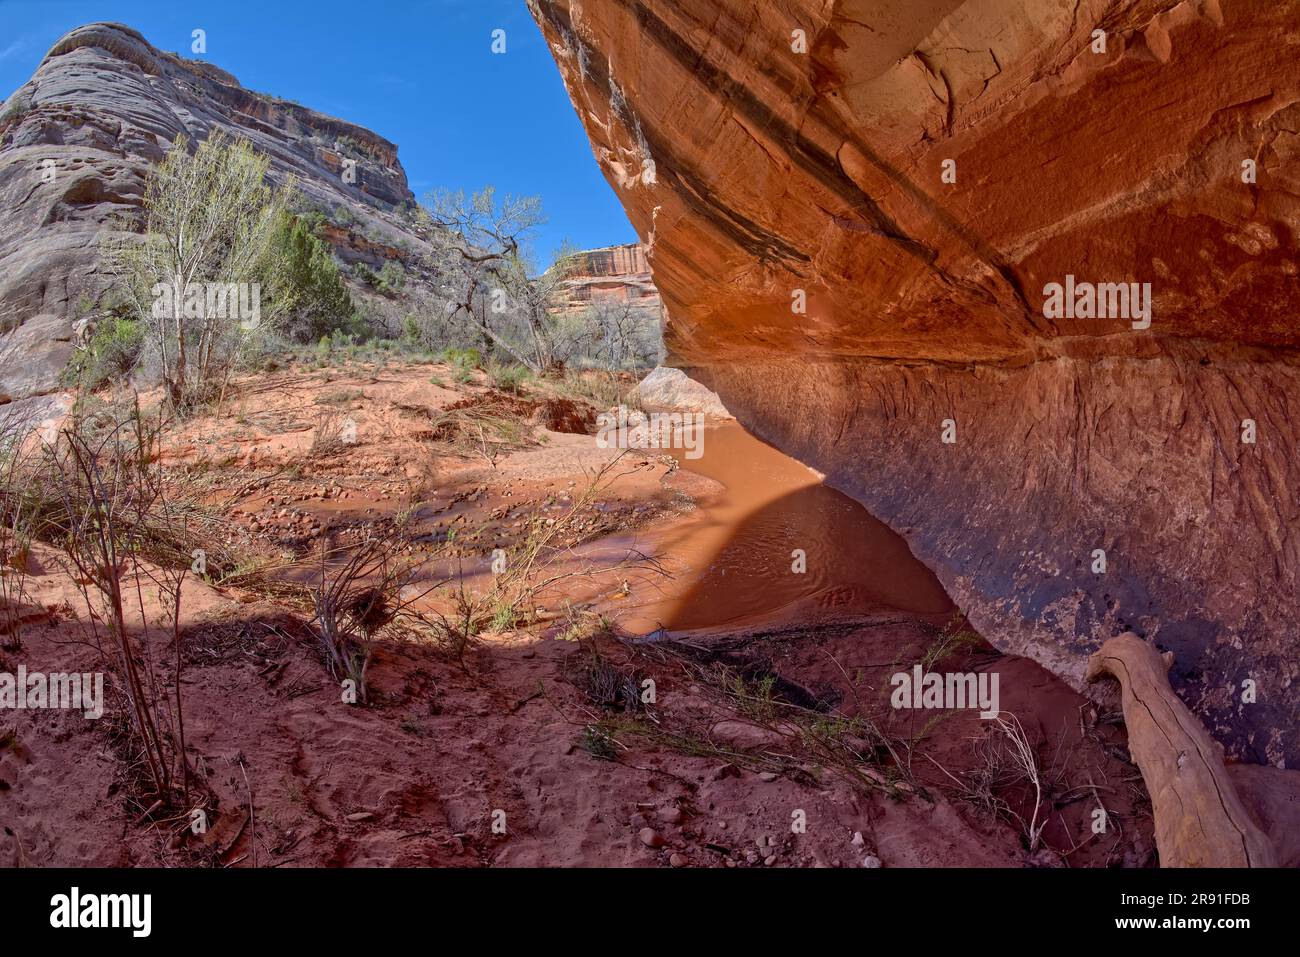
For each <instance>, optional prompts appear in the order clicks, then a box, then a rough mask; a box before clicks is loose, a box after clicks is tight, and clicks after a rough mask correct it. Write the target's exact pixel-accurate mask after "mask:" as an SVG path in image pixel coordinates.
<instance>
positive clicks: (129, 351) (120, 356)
mask: <svg viewBox="0 0 1300 957" xmlns="http://www.w3.org/2000/svg"><path fill="white" fill-rule="evenodd" d="M143 349H144V327H143V326H142V325H141V324H140V323H139V322H136V321H135V320H133V319H118V318H111V319H107V320H105V321H104V323H103V324H102V325H101V326H100V327H99V328H98V329H97V330H96V331H95V334H94V335H93V336H92V337H91V339H90V342H89V343H88V344H87V346H86V348H85V350H84V351H82V352H80V353H78V354H77V356H76V357H75V358H74V359H73V360H72V363H71V364H70V365H69V366H68V377H69V378H70V379H71V380H72V382H74V383H76V384H77V385H79V386H81V387H82V388H85V389H88V390H92V391H93V390H95V389H98V388H100V387H101V386H104V385H106V384H108V383H109V382H111V381H113V380H114V379H122V378H124V377H125V376H127V375H129V374H130V373H131V371H132V370H133V369H134V368H135V365H136V363H137V362H139V361H140V353H141V352H142V351H143Z"/></svg>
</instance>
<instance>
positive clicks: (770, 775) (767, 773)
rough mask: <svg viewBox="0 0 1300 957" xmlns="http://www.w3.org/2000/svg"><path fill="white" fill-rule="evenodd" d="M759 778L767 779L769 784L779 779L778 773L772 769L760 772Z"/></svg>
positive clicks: (761, 779)
mask: <svg viewBox="0 0 1300 957" xmlns="http://www.w3.org/2000/svg"><path fill="white" fill-rule="evenodd" d="M758 779H759V780H760V781H766V782H767V783H768V784H771V783H772V782H773V781H775V780H776V779H777V775H775V774H773V773H772V772H771V771H764V772H762V773H761V774H759V776H758Z"/></svg>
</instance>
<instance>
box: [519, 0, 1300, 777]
mask: <svg viewBox="0 0 1300 957" xmlns="http://www.w3.org/2000/svg"><path fill="white" fill-rule="evenodd" d="M529 2H530V7H531V9H532V12H533V15H534V17H535V19H536V20H537V22H538V24H539V25H540V27H541V29H542V32H543V33H544V35H545V37H546V39H547V41H548V43H549V44H550V46H551V49H552V51H553V54H554V56H555V59H556V61H557V63H558V65H559V67H560V70H561V72H562V74H563V77H564V80H565V82H566V84H567V86H568V89H569V92H570V95H571V97H572V99H573V102H574V105H575V107H576V109H577V111H578V114H579V116H580V117H581V119H582V121H583V123H584V124H585V126H586V128H587V130H588V132H589V134H590V137H591V140H592V145H593V149H594V151H595V154H596V158H597V160H598V161H599V162H600V164H601V166H602V168H603V170H604V172H605V174H606V177H607V178H608V179H609V181H610V183H611V184H612V185H613V186H614V188H615V189H616V190H617V191H618V194H619V196H620V197H621V199H622V201H623V203H624V205H625V207H626V208H627V211H628V214H629V216H630V218H631V220H632V222H633V224H634V225H635V226H636V228H637V230H638V231H639V233H640V235H641V237H642V239H643V240H644V242H645V243H646V244H647V246H648V248H649V260H650V263H651V265H652V268H653V272H654V280H655V283H656V284H657V286H658V288H659V290H660V292H661V294H662V296H663V299H664V303H665V306H666V308H667V311H668V315H669V316H670V317H671V319H670V323H669V326H668V329H667V337H668V343H669V347H670V348H671V349H672V350H673V352H674V353H675V358H676V360H677V362H678V364H681V365H685V366H687V367H691V368H692V370H693V374H694V375H696V376H698V377H701V378H702V379H704V380H705V381H707V382H708V383H709V384H710V385H711V386H713V387H714V388H716V389H717V391H718V393H719V394H720V395H721V397H722V399H723V401H724V402H725V403H726V405H727V407H728V408H729V409H730V410H731V412H732V413H733V414H735V415H736V416H737V417H738V418H740V419H741V421H742V422H744V423H745V424H746V425H747V426H748V427H749V428H751V429H752V430H753V431H755V432H756V433H757V434H758V435H759V436H761V437H762V438H764V439H766V440H768V441H770V442H772V443H773V444H775V445H777V446H778V447H780V448H782V449H784V450H786V451H788V452H790V453H791V454H793V455H795V456H797V457H798V458H800V459H802V460H803V461H805V462H807V463H808V464H810V465H812V466H813V467H815V468H817V469H818V470H820V471H822V472H824V473H826V474H827V475H828V477H829V481H831V482H832V483H833V484H834V485H836V486H837V487H839V488H841V489H843V490H844V491H846V492H848V493H849V494H851V495H853V496H854V497H856V498H857V499H858V500H860V501H861V502H863V503H864V504H865V505H867V506H868V507H869V508H870V509H871V510H872V511H873V512H874V513H875V514H876V515H878V516H879V517H881V518H882V519H884V520H885V521H887V522H889V523H890V524H891V525H893V526H894V527H895V528H896V529H898V530H899V531H900V532H902V533H903V534H904V535H905V536H906V537H907V539H908V541H909V542H910V544H911V546H912V548H913V550H914V552H915V553H916V554H917V556H918V557H919V558H921V559H922V560H923V561H924V562H926V563H927V564H928V565H930V566H931V567H932V568H933V569H934V570H935V571H936V572H937V573H938V575H939V577H940V578H941V580H942V581H943V582H944V584H945V585H946V586H947V588H948V589H949V591H950V593H951V595H952V596H953V598H954V599H955V600H956V601H957V602H959V603H960V604H961V605H962V606H963V607H964V608H966V609H967V610H968V611H969V613H970V615H971V617H972V620H973V621H974V622H975V623H976V624H977V625H978V626H979V627H981V628H982V630H983V631H984V633H985V634H986V635H987V636H988V637H989V638H990V639H991V640H992V641H994V642H995V643H996V644H998V645H999V646H1001V647H1002V648H1004V649H1005V650H1008V651H1013V652H1018V653H1024V654H1028V655H1031V656H1033V657H1035V658H1036V659H1038V660H1039V661H1041V662H1043V663H1044V664H1045V665H1046V666H1048V667H1049V668H1051V669H1052V670H1054V671H1056V672H1058V673H1060V674H1063V675H1066V676H1068V677H1069V678H1071V679H1072V680H1074V681H1075V682H1076V683H1077V682H1081V680H1082V677H1083V674H1084V668H1085V662H1086V660H1087V657H1088V655H1089V653H1090V652H1092V651H1094V650H1096V649H1097V648H1098V647H1099V645H1100V644H1101V643H1102V642H1103V641H1104V640H1105V639H1107V638H1109V637H1111V636H1112V635H1115V634H1118V633H1120V632H1123V631H1128V630H1132V631H1134V632H1137V633H1138V634H1140V635H1142V636H1143V637H1146V638H1148V639H1151V640H1154V641H1155V642H1156V643H1157V644H1158V645H1159V646H1160V647H1161V648H1164V649H1167V650H1169V651H1172V652H1173V653H1174V656H1175V664H1174V669H1173V672H1172V674H1171V679H1172V682H1173V686H1174V688H1175V690H1177V692H1178V693H1179V694H1180V695H1181V696H1182V697H1183V699H1184V700H1185V701H1187V702H1188V704H1189V705H1190V706H1191V707H1192V709H1193V711H1194V712H1195V713H1196V714H1197V715H1198V716H1199V717H1200V718H1201V719H1202V720H1204V721H1205V722H1206V723H1207V725H1208V726H1209V727H1210V728H1211V730H1212V731H1213V732H1214V733H1215V735H1216V736H1217V737H1218V738H1219V740H1220V741H1222V742H1223V744H1224V745H1225V746H1226V748H1227V752H1228V754H1229V755H1230V756H1233V757H1236V758H1239V759H1242V760H1245V761H1251V762H1260V763H1271V764H1282V763H1283V762H1286V763H1287V764H1289V765H1290V766H1295V764H1296V762H1297V761H1300V731H1298V729H1300V682H1298V681H1297V679H1300V629H1297V627H1296V625H1297V618H1298V617H1300V616H1298V615H1297V599H1298V598H1300V500H1298V491H1300V455H1298V454H1297V442H1298V440H1300V424H1298V423H1300V361H1298V358H1297V352H1296V346H1297V345H1298V344H1300V323H1297V321H1296V319H1295V316H1294V309H1295V307H1296V304H1297V302H1298V301H1300V295H1298V291H1300V290H1298V287H1297V274H1300V132H1298V131H1300V58H1297V56H1296V54H1297V52H1300V6H1297V5H1296V4H1293V3H1280V4H1273V3H1259V2H1254V0H1182V2H1178V0H1034V2H1030V3H1024V2H1021V0H907V2H903V0H831V2H822V0H789V2H784V3H781V4H774V3H766V2H757V0H680V2H670V0H635V2H634V0H604V2H600V3H581V2H578V0H529ZM947 161H952V162H947ZM1067 276H1074V277H1075V278H1076V279H1077V280H1079V281H1080V282H1091V283H1139V284H1141V283H1150V284H1151V287H1150V288H1151V300H1152V301H1151V304H1152V321H1151V323H1150V326H1149V328H1135V325H1136V326H1141V325H1143V323H1142V322H1141V321H1140V320H1135V319H1134V317H1133V316H1130V315H1125V314H1122V313H1121V314H1120V315H1115V314H1112V316H1111V318H1108V319H1094V318H1077V319H1076V318H1047V315H1046V314H1045V309H1044V290H1045V288H1046V287H1047V286H1048V284H1050V283H1064V282H1066V281H1067V280H1066V277H1067ZM1140 288H1141V287H1140V286H1139V289H1140ZM805 301H806V309H804V310H802V311H801V310H800V309H799V308H798V307H799V306H801V305H803V304H804V302H805ZM945 438H948V439H955V441H950V442H945V441H944V439H945ZM792 547H798V543H797V542H794V543H792ZM1100 552H1104V553H1105V566H1104V571H1098V570H1097V569H1100V568H1101V567H1102V566H1101V565H1100V564H1099V559H1100V555H1099V553H1100ZM1252 689H1253V692H1254V693H1253V695H1252V693H1251V692H1252Z"/></svg>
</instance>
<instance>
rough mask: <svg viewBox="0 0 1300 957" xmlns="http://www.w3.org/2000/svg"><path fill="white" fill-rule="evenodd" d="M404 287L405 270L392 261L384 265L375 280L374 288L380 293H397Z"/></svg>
mask: <svg viewBox="0 0 1300 957" xmlns="http://www.w3.org/2000/svg"><path fill="white" fill-rule="evenodd" d="M405 285H406V270H405V269H403V268H402V264H401V263H399V262H397V261H396V260H394V259H390V260H388V261H387V262H385V263H384V265H383V267H382V268H381V269H380V270H379V275H378V276H377V277H376V280H375V287H376V288H377V289H378V290H379V291H380V292H386V293H398V292H400V291H401V289H402V287H403V286H405Z"/></svg>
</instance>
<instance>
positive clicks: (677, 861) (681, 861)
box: [668, 853, 690, 867]
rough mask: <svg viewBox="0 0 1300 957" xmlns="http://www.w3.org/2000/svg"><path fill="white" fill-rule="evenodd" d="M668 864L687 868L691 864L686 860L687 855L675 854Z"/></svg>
mask: <svg viewBox="0 0 1300 957" xmlns="http://www.w3.org/2000/svg"><path fill="white" fill-rule="evenodd" d="M668 863H669V865H670V866H672V867H685V866H686V865H687V864H689V863H690V862H689V861H687V860H686V857H685V855H682V854H676V853H674V854H673V856H672V857H670V858H668Z"/></svg>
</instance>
